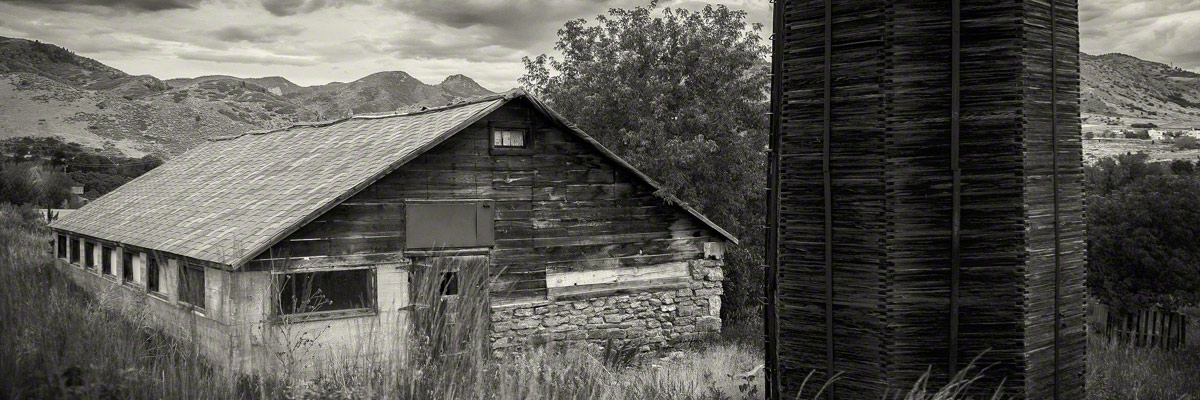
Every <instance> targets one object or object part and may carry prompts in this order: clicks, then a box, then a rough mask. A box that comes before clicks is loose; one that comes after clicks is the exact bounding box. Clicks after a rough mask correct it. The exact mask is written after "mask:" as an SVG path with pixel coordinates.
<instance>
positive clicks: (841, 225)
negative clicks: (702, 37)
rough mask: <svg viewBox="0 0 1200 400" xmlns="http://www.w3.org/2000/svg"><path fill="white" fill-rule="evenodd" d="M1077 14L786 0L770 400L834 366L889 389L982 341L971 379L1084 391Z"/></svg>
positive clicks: (1056, 393)
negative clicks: (978, 374)
mask: <svg viewBox="0 0 1200 400" xmlns="http://www.w3.org/2000/svg"><path fill="white" fill-rule="evenodd" d="M955 4H958V5H959V12H958V16H959V18H958V21H957V22H956V21H955V18H954V13H953V5H955ZM1052 4H1053V5H1054V7H1055V8H1054V12H1053V13H1052V12H1051V9H1050V7H1051V5H1052ZM1076 10H1077V3H1076V2H1075V1H1073V0H1055V1H1046V0H1041V1H1037V0H1021V1H1014V2H982V1H965V0H955V1H945V0H911V1H908V0H906V1H899V0H845V1H843V0H837V1H829V0H801V1H794V0H793V1H780V2H777V3H776V10H775V11H776V13H777V16H776V18H777V22H776V27H777V30H776V32H775V43H776V46H777V48H776V52H775V56H776V57H778V58H779V60H778V61H777V62H776V64H775V66H774V69H775V71H776V77H775V83H774V84H775V88H774V89H773V93H774V95H775V96H774V97H775V101H776V103H775V104H774V107H773V110H774V112H775V114H774V121H773V126H774V127H775V128H773V129H776V132H777V133H776V134H775V135H776V137H775V138H774V139H773V141H772V143H773V151H774V152H775V154H773V157H774V158H773V163H774V167H773V168H774V169H773V174H774V175H773V177H772V179H773V180H772V182H773V185H772V189H773V190H774V193H772V198H773V199H774V200H773V202H774V203H773V204H774V208H773V209H772V211H771V212H772V213H773V214H774V215H776V216H777V217H778V218H777V219H776V222H775V226H773V227H772V228H773V229H772V230H770V231H769V232H768V241H769V242H772V243H775V246H774V247H773V248H772V249H771V250H770V251H771V252H774V253H769V254H768V257H767V259H768V260H773V264H772V267H771V270H772V271H773V275H771V277H772V278H773V279H774V280H775V282H774V283H773V284H770V285H768V287H772V286H776V287H774V288H773V290H774V291H775V292H774V296H773V297H772V300H773V301H775V302H777V306H776V307H775V309H774V310H773V312H774V315H773V316H772V317H773V318H774V319H773V320H771V321H769V322H768V328H769V329H771V330H772V332H769V334H772V337H773V339H772V340H773V341H772V342H771V344H770V345H771V346H773V347H771V349H772V350H770V354H772V355H774V354H778V356H777V358H776V360H775V361H774V362H775V363H777V365H775V364H774V363H771V364H770V365H768V367H770V368H771V369H772V373H773V374H776V375H773V382H775V383H776V384H778V385H779V386H780V388H781V389H782V392H781V393H773V394H775V395H781V396H782V397H783V398H793V397H796V391H797V390H799V384H800V382H803V381H804V378H805V376H806V375H807V374H808V373H809V372H812V371H815V372H816V374H814V376H813V378H812V379H815V381H816V382H823V381H824V380H825V379H827V378H828V375H826V374H827V373H829V372H830V370H831V369H832V371H833V372H844V373H845V375H844V376H843V377H842V378H840V379H839V381H838V382H837V384H836V385H834V386H833V388H832V390H830V391H827V394H829V396H830V397H832V398H872V397H873V398H879V397H882V395H883V392H884V391H885V390H888V389H891V390H898V389H902V388H905V387H908V386H910V385H911V384H912V382H915V381H916V380H917V378H918V377H920V376H921V375H922V374H924V373H925V371H926V369H927V368H930V367H932V369H931V373H932V378H933V383H934V384H938V382H945V381H946V379H947V377H948V375H951V374H952V373H953V371H954V370H957V369H961V368H962V367H965V365H966V363H968V362H970V361H971V360H972V359H973V358H974V357H976V356H979V355H980V354H981V353H983V352H984V351H985V350H987V352H986V353H983V356H981V358H980V359H979V361H978V364H979V365H985V366H987V365H991V366H992V367H991V368H990V369H989V372H988V377H987V378H986V379H985V381H984V382H981V383H979V384H976V385H975V386H976V387H980V388H994V387H995V385H996V384H999V381H1000V379H1006V381H1005V383H1004V384H1005V385H1006V386H1008V387H1010V388H1013V389H1018V390H1019V391H1021V392H1022V396H1023V397H1026V398H1039V399H1040V398H1062V399H1069V398H1079V397H1082V395H1083V393H1082V388H1083V381H1082V379H1083V375H1082V372H1083V359H1084V357H1083V353H1084V351H1085V346H1084V345H1085V341H1084V332H1083V318H1084V315H1083V301H1084V299H1083V293H1084V292H1083V271H1084V270H1083V260H1084V257H1085V254H1084V247H1083V234H1084V219H1083V204H1082V195H1081V191H1082V187H1081V185H1082V158H1081V151H1080V136H1079V104H1078V96H1079V89H1078V88H1079V86H1078V85H1079V73H1078V68H1079V64H1078V24H1077V17H1078V16H1077V12H1076ZM827 13H828V14H827ZM827 15H828V16H829V17H831V18H827ZM1051 15H1053V23H1052V22H1051ZM955 26H958V27H959V34H958V35H957V40H958V43H959V47H958V50H957V51H956V50H955V49H954V46H953V44H954V43H955V39H956V37H955V36H956V35H955V34H954V30H953V28H954V27H955ZM1052 29H1053V33H1054V34H1053V35H1052V34H1051V30H1052ZM827 34H828V35H829V36H828V39H827V37H826V35H827ZM955 56H957V57H955ZM955 58H957V60H958V66H957V69H955V68H954V67H953V66H954V63H953V60H954V59H955ZM827 68H828V70H827ZM827 73H828V76H827V75H826V74H827ZM1052 73H1053V74H1052ZM1052 88H1053V89H1052ZM826 107H828V112H827V108H826ZM955 109H957V110H958V111H959V112H958V114H957V115H955V114H953V113H952V112H953V111H954V110H955ZM827 129H828V130H827ZM955 132H958V134H957V135H955V134H954V133H955ZM827 135H828V140H826V137H827ZM954 167H957V168H958V169H959V171H960V175H959V176H960V177H959V178H957V179H956V178H955V177H954V173H953V172H952V171H953V169H954ZM826 168H827V169H826ZM826 171H827V172H826ZM827 202H828V205H827ZM827 221H828V226H827ZM956 222H957V229H955V224H956ZM827 229H828V230H827ZM827 245H828V246H829V247H828V248H827V247H826V246H827ZM827 249H831V252H828V253H827V251H828V250H827ZM956 254H957V255H956ZM830 282H832V287H830ZM829 311H832V314H830V313H829ZM831 338H832V340H830V339H831ZM830 356H832V359H830ZM818 388H820V385H809V386H808V387H807V389H806V390H810V391H811V392H809V393H805V394H803V395H801V396H800V397H803V398H811V397H812V395H813V394H814V392H815V391H816V390H817V389H818Z"/></svg>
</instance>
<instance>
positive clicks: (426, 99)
mask: <svg viewBox="0 0 1200 400" xmlns="http://www.w3.org/2000/svg"><path fill="white" fill-rule="evenodd" d="M487 94H492V92H491V91H488V90H487V89H484V88H483V87H481V86H479V84H478V83H475V81H473V80H471V78H467V77H465V76H462V75H454V76H451V77H448V78H446V80H445V81H443V82H442V83H440V84H437V85H429V84H426V83H424V82H421V81H420V80H417V79H416V78H413V77H412V76H411V75H409V74H407V73H405V72H403V71H385V72H377V73H374V74H371V75H367V76H366V77H363V78H362V79H359V80H356V81H354V82H350V83H342V82H334V83H330V84H326V85H320V86H311V87H304V88H300V89H298V90H294V91H291V92H285V93H284V96H285V97H287V98H289V99H292V100H295V101H296V102H298V103H300V104H304V105H306V106H308V107H309V108H311V109H313V110H315V111H316V112H317V113H318V114H319V115H321V116H322V117H323V118H337V117H341V116H346V115H351V114H369V113H380V112H390V111H395V110H396V109H399V108H403V107H407V106H410V105H414V104H423V105H424V104H445V103H447V102H449V101H451V100H454V99H456V98H467V97H476V96H481V95H487Z"/></svg>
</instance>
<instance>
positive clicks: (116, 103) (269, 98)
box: [0, 37, 493, 156]
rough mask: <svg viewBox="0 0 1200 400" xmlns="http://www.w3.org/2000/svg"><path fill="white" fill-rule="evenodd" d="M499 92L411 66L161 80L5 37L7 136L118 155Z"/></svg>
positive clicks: (1, 131)
mask: <svg viewBox="0 0 1200 400" xmlns="http://www.w3.org/2000/svg"><path fill="white" fill-rule="evenodd" d="M492 93H493V92H492V91H489V90H487V89H485V88H483V87H482V86H480V85H479V84H478V83H476V82H475V81H474V80H472V79H471V78H469V77H467V76H464V75H451V76H449V77H447V78H446V79H445V80H444V81H442V82H441V83H438V84H436V85H430V84H426V83H424V82H421V81H420V80H418V79H416V78H413V77H412V76H411V75H409V74H407V73H405V72H402V71H385V72H378V73H374V74H371V75H368V76H366V77H363V78H362V79H359V80H356V81H353V82H348V83H344V82H333V83H329V84H325V85H317V86H300V85H297V84H295V83H292V82H291V81H289V80H287V79H286V78H283V77H278V76H271V77H264V78H240V77H233V76H223V75H213V76H202V77H197V78H182V79H167V80H161V79H158V78H156V77H154V76H150V75H129V74H127V73H125V72H122V71H120V70H118V69H116V68H112V67H110V66H107V65H104V64H103V63H101V62H99V61H96V60H93V59H90V58H87V57H83V56H79V55H77V54H75V53H73V52H71V51H70V50H67V49H65V48H62V47H59V46H55V45H53V44H48V43H41V42H37V41H32V40H25V39H14V38H4V37H0V139H4V138H9V137H20V136H61V137H62V138H63V139H65V140H66V141H68V142H76V143H80V144H82V145H85V146H89V147H95V148H101V149H102V151H107V152H112V153H113V154H116V153H123V154H124V155H132V156H138V155H141V154H145V153H156V154H163V155H167V156H169V155H171V154H176V153H179V152H182V151H184V150H186V149H188V148H190V147H192V146H195V145H196V144H198V143H200V142H201V141H203V140H204V139H206V138H210V137H215V136H226V135H229V134H232V133H238V132H245V131H248V130H255V129H262V128H269V127H274V126H281V125H286V124H290V123H293V122H298V121H315V120H324V119H333V118H340V117H344V116H348V115H352V114H368V113H384V112H394V111H396V110H398V109H404V108H410V107H416V106H424V105H439V104H446V103H448V102H451V101H454V100H455V99H460V98H470V97H477V96H482V95H487V94H492Z"/></svg>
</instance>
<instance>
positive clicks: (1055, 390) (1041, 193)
mask: <svg viewBox="0 0 1200 400" xmlns="http://www.w3.org/2000/svg"><path fill="white" fill-rule="evenodd" d="M1051 5H1054V9H1053V10H1051V8H1050V6H1051ZM1023 6H1024V12H1025V15H1026V16H1027V19H1026V20H1025V26H1024V28H1025V29H1024V34H1025V37H1024V40H1025V42H1027V43H1030V44H1034V45H1030V46H1028V47H1027V48H1026V49H1025V52H1024V57H1023V60H1022V62H1023V63H1024V68H1025V71H1026V73H1025V75H1024V76H1023V77H1022V78H1023V79H1022V82H1021V87H1022V88H1023V90H1024V93H1023V95H1024V97H1025V99H1026V101H1025V103H1024V106H1023V107H1022V109H1021V112H1022V113H1023V114H1024V116H1025V120H1024V121H1025V126H1024V127H1023V128H1024V129H1023V130H1024V131H1025V132H1026V133H1025V135H1024V141H1023V145H1024V147H1025V154H1026V156H1025V160H1024V162H1025V176H1024V181H1025V203H1026V205H1025V207H1026V212H1027V215H1028V220H1027V221H1026V224H1025V226H1026V235H1027V239H1026V240H1028V243H1027V249H1028V258H1029V259H1028V268H1029V270H1028V271H1027V279H1028V281H1027V285H1028V287H1027V288H1026V290H1025V292H1026V296H1027V297H1026V303H1025V307H1026V310H1027V311H1026V312H1027V315H1026V320H1027V321H1029V322H1028V326H1027V332H1028V333H1027V335H1028V336H1027V338H1026V341H1025V349H1026V354H1027V356H1028V357H1029V358H1028V363H1029V366H1028V372H1027V374H1028V375H1027V378H1026V392H1027V393H1026V395H1027V397H1028V398H1031V399H1043V398H1044V399H1049V398H1053V399H1079V398H1083V397H1084V396H1085V395H1086V393H1084V391H1083V388H1084V379H1085V377H1084V371H1085V370H1086V365H1085V361H1086V352H1087V333H1086V331H1085V329H1084V327H1085V319H1086V315H1085V313H1084V307H1085V301H1086V300H1085V295H1086V291H1085V287H1084V280H1085V262H1086V257H1087V256H1086V249H1087V246H1086V245H1085V242H1084V239H1085V235H1086V232H1087V228H1086V220H1085V218H1084V205H1083V156H1082V150H1081V149H1082V136H1081V132H1080V117H1079V113H1080V106H1079V79H1080V78H1079V24H1078V2H1077V1H1073V0H1057V1H1053V2H1045V1H1041V2H1038V1H1026V2H1024V3H1023ZM1052 16H1053V22H1052V19H1051V17H1052ZM1052 27H1053V29H1054V30H1053V32H1052V31H1051V28H1052ZM1051 43H1054V44H1056V46H1054V50H1051V47H1050V44H1051ZM1056 171H1057V173H1055V172H1056ZM1056 254H1057V255H1058V257H1055V255H1056ZM1056 365H1057V366H1058V368H1055V366H1056ZM1054 383H1057V384H1054Z"/></svg>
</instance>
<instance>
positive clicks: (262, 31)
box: [211, 25, 304, 43]
mask: <svg viewBox="0 0 1200 400" xmlns="http://www.w3.org/2000/svg"><path fill="white" fill-rule="evenodd" d="M301 32H304V27H300V26H292V25H252V26H237V25H230V26H227V27H224V28H221V29H217V30H214V31H212V32H211V34H212V36H213V37H214V38H217V39H218V40H222V41H226V42H248V43H274V42H276V41H278V40H279V39H281V38H285V37H291V36H296V35H299V34H300V33H301Z"/></svg>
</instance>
